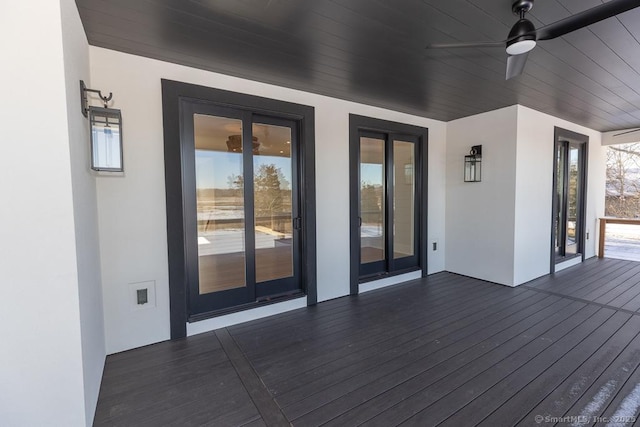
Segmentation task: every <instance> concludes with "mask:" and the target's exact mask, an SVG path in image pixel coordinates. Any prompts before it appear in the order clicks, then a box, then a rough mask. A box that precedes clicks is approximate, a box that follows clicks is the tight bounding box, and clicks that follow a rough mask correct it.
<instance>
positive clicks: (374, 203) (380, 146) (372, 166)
mask: <svg viewBox="0 0 640 427" xmlns="http://www.w3.org/2000/svg"><path fill="white" fill-rule="evenodd" d="M384 147H385V140H384V139H380V138H379V137H374V138H371V137H365V136H363V137H361V138H360V218H361V221H360V222H361V224H360V262H361V263H362V264H363V266H366V267H364V268H365V269H367V270H369V271H384V270H385V269H386V265H385V259H386V254H385V246H386V240H385V234H386V233H385V215H384V213H385V212H384V211H385V209H384V207H385V204H386V203H385V200H386V192H385V167H384V166H385V160H384V158H385V156H384Z"/></svg>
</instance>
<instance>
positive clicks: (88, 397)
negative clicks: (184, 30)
mask: <svg viewBox="0 0 640 427" xmlns="http://www.w3.org/2000/svg"><path fill="white" fill-rule="evenodd" d="M61 5H62V37H63V38H62V40H63V51H64V65H65V67H64V69H65V84H66V92H67V123H68V128H69V131H68V135H69V151H70V158H71V187H72V191H73V210H74V224H75V241H76V260H77V267H78V295H79V299H80V301H79V302H80V332H81V338H82V370H83V376H84V398H85V415H86V422H87V425H91V424H92V423H93V416H94V413H95V408H96V404H97V402H98V394H99V392H100V383H101V382H102V372H103V369H104V361H105V357H106V350H105V343H104V314H103V312H102V309H103V307H102V285H101V275H100V252H99V245H98V240H99V237H98V202H97V195H96V180H95V176H94V174H93V173H92V172H91V167H90V165H91V163H90V156H91V153H90V151H91V147H90V143H89V125H88V122H87V119H86V118H85V117H84V116H83V115H82V113H81V108H80V101H79V99H80V84H79V81H80V80H84V82H85V83H86V84H87V86H88V87H91V82H90V80H89V44H88V42H87V37H86V36H85V33H84V28H83V27H82V22H81V21H80V15H79V14H78V9H77V7H76V3H75V1H73V0H62V1H61Z"/></svg>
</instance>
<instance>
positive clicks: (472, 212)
mask: <svg viewBox="0 0 640 427" xmlns="http://www.w3.org/2000/svg"><path fill="white" fill-rule="evenodd" d="M516 127H517V106H511V107H507V108H502V109H500V110H495V111H490V112H488V113H483V114H478V115H475V116H471V117H465V118H462V119H459V120H454V121H451V122H449V123H448V124H447V185H446V189H447V194H446V200H447V205H446V206H447V208H446V212H447V223H446V236H447V247H446V270H447V271H450V272H453V273H459V274H463V275H465V276H471V277H476V278H479V279H483V280H488V281H491V282H495V283H500V284H503V285H510V286H511V285H513V241H514V221H515V218H514V208H515V203H516V202H515V177H516V138H517V128H516ZM473 145H482V182H464V179H463V178H464V175H463V172H464V156H465V155H466V154H469V150H470V149H471V146H473Z"/></svg>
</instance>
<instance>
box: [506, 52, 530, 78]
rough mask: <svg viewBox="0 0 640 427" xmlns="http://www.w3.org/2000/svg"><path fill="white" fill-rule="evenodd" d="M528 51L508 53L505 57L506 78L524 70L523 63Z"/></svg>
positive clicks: (525, 60) (517, 74) (525, 61)
mask: <svg viewBox="0 0 640 427" xmlns="http://www.w3.org/2000/svg"><path fill="white" fill-rule="evenodd" d="M528 56H529V52H527V53H522V54H520V55H509V56H508V57H507V76H506V80H509V79H512V78H514V77H518V76H519V75H520V74H522V72H523V71H524V64H526V63H527V57H528Z"/></svg>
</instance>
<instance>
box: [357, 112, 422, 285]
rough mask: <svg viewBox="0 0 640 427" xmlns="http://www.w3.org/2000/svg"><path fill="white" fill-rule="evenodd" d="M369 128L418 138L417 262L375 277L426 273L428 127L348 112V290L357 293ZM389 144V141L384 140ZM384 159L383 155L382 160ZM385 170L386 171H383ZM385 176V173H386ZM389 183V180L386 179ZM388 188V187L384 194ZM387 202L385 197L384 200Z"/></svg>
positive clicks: (392, 134)
mask: <svg viewBox="0 0 640 427" xmlns="http://www.w3.org/2000/svg"><path fill="white" fill-rule="evenodd" d="M361 132H372V133H377V134H385V135H390V136H396V135H397V136H400V139H402V138H401V137H402V135H405V136H411V137H414V138H417V142H416V156H415V159H416V162H415V164H416V168H415V171H414V173H415V183H416V195H418V196H419V198H418V199H417V200H416V203H415V205H414V208H415V209H416V212H415V215H416V216H415V218H416V224H417V228H418V229H417V230H416V235H417V236H418V237H419V238H418V241H417V253H416V255H417V258H418V266H417V267H415V268H408V269H404V270H398V271H395V272H393V273H387V274H384V275H379V276H376V278H383V277H390V276H393V275H397V274H402V273H405V272H409V271H415V270H417V269H421V270H422V277H426V276H427V212H428V210H427V209H428V197H427V188H428V186H427V185H428V180H427V166H428V151H429V150H428V133H429V131H428V129H426V128H423V127H419V126H413V125H408V124H404V123H398V122H392V121H388V120H382V119H375V118H372V117H365V116H359V115H356V114H349V166H350V167H349V171H350V172H349V193H350V197H349V199H350V202H349V212H350V215H349V216H350V232H349V241H350V252H351V256H350V294H351V295H357V294H358V292H359V284H360V283H361V278H360V220H359V213H360V206H359V200H360V197H359V194H360V133H361ZM386 145H388V144H386ZM388 150H389V147H386V149H385V157H386V156H387V155H388ZM386 161H387V159H385V162H386ZM385 174H386V172H385ZM385 176H388V174H386V175H385ZM387 184H388V183H387ZM388 197H389V192H388V191H387V198H388ZM387 203H388V201H387Z"/></svg>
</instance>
